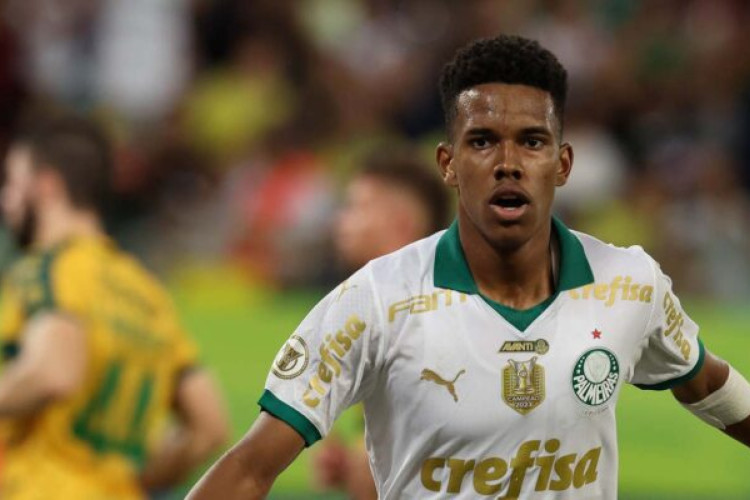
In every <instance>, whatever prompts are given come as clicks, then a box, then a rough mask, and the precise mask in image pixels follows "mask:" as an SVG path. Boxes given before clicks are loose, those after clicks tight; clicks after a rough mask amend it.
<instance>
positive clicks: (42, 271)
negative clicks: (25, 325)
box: [26, 240, 68, 316]
mask: <svg viewBox="0 0 750 500" xmlns="http://www.w3.org/2000/svg"><path fill="white" fill-rule="evenodd" d="M67 246H68V241H67V240H66V241H64V242H63V243H61V244H59V245H55V246H54V247H52V248H51V249H49V250H47V251H45V252H43V253H41V254H39V256H38V258H39V280H38V283H39V287H40V290H41V297H40V298H39V300H37V301H34V302H29V303H28V304H26V314H27V316H33V315H34V314H36V313H38V312H40V311H49V310H52V309H55V306H56V302H55V292H54V287H53V284H52V266H53V265H54V262H55V259H56V258H57V257H58V256H59V255H60V253H61V252H62V250H63V249H65V248H66V247H67Z"/></svg>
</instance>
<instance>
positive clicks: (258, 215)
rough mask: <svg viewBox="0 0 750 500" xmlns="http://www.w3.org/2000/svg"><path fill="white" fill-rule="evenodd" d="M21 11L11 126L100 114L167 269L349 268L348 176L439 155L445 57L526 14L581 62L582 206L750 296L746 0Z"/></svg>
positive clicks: (576, 77) (709, 288)
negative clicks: (339, 255)
mask: <svg viewBox="0 0 750 500" xmlns="http://www.w3.org/2000/svg"><path fill="white" fill-rule="evenodd" d="M1 14H2V24H0V89H1V90H2V92H0V141H2V142H3V143H7V141H8V138H9V137H10V134H11V133H12V131H13V129H14V128H15V126H16V125H17V124H19V123H21V122H22V121H23V120H24V119H26V117H28V116H33V115H34V113H36V112H38V111H39V110H47V109H50V108H59V107H66V108H74V109H78V110H86V111H90V112H92V113H94V114H95V115H96V116H99V117H100V118H101V120H102V121H104V122H105V123H106V124H107V125H108V126H109V127H110V129H111V130H113V131H114V133H115V136H116V138H117V157H118V162H117V178H116V180H117V193H118V195H117V199H116V200H114V201H115V203H113V204H112V206H111V207H110V208H111V214H110V215H111V216H110V219H111V226H112V228H113V231H114V232H115V234H116V235H117V237H118V239H119V240H120V241H121V242H122V243H123V244H124V246H125V247H126V248H128V249H130V250H132V251H134V252H136V253H137V254H139V255H141V256H142V257H144V258H145V259H146V261H147V262H148V263H149V264H150V265H151V266H152V267H154V268H156V269H158V270H159V271H161V272H166V271H168V270H170V269H171V267H172V266H173V265H174V264H175V262H201V263H203V264H204V265H205V264H212V263H227V262H230V263H232V265H237V266H239V267H240V268H241V269H242V270H243V272H244V275H245V276H246V277H247V279H248V280H249V282H251V283H256V284H257V283H261V284H263V285H266V284H267V285H269V286H275V287H294V286H300V285H322V284H325V285H328V284H331V283H333V282H335V281H336V280H337V279H338V278H340V276H341V271H340V269H339V268H340V267H342V266H340V265H337V264H336V263H335V262H331V259H330V258H328V257H327V256H328V254H329V253H330V251H331V229H332V226H333V223H334V217H333V214H334V210H335V207H336V205H337V203H338V199H339V196H340V195H339V192H340V189H339V187H340V186H341V185H342V183H343V181H344V180H345V179H346V178H347V175H348V174H349V173H350V172H351V171H353V170H354V169H355V168H356V165H357V164H358V162H360V161H361V159H362V158H363V157H364V156H365V155H368V154H371V153H372V151H373V150H379V149H380V150H383V149H385V150H386V151H387V150H388V148H391V147H394V145H398V144H403V143H407V144H412V145H417V146H418V147H420V148H422V149H423V150H424V154H425V155H426V157H429V158H431V157H432V155H433V154H434V153H433V151H432V147H433V144H434V143H435V142H436V141H435V138H436V137H439V136H440V134H441V133H442V130H441V113H440V104H439V97H438V89H437V87H436V85H435V84H434V75H435V74H437V73H438V72H439V65H440V64H441V61H444V60H446V59H447V55H448V54H450V53H452V51H453V50H455V48H456V47H458V46H460V45H462V44H463V43H465V42H466V41H467V40H470V39H473V38H476V37H478V36H491V35H494V34H497V33H499V32H507V33H518V34H522V35H525V36H530V37H532V38H537V39H539V41H540V42H541V43H542V44H543V45H546V46H549V47H551V48H553V49H554V50H555V52H556V53H557V55H558V56H559V57H560V59H561V62H562V63H563V64H564V65H565V66H566V67H567V68H568V70H569V72H570V88H571V94H570V98H569V104H568V110H567V117H568V121H567V123H566V124H565V136H566V138H567V140H568V141H569V142H570V143H572V144H573V147H574V149H575V151H576V153H577V154H576V158H577V159H578V160H580V161H577V162H576V163H575V166H574V168H575V170H576V175H574V176H573V177H572V183H571V184H570V185H569V186H568V187H566V188H565V189H564V190H562V191H561V195H560V197H559V198H558V200H557V203H558V211H559V212H560V213H562V214H564V217H565V219H566V220H570V221H571V224H572V225H573V226H574V227H577V228H579V229H581V230H584V231H588V232H590V233H592V234H594V235H596V236H598V237H600V238H602V239H604V240H608V241H612V242H613V243H616V244H621V245H622V244H631V243H636V242H637V243H641V244H643V245H644V246H645V247H646V250H647V251H649V252H650V253H651V254H652V255H653V256H654V257H655V258H656V259H657V260H658V261H660V262H662V264H663V267H664V270H665V271H666V272H667V273H668V274H670V275H671V276H673V277H674V280H675V282H676V283H675V286H676V287H677V288H678V289H680V290H682V291H683V293H688V294H692V295H697V296H711V297H718V298H721V299H725V300H727V299H729V300H732V299H735V300H741V299H746V298H747V297H748V296H750V267H749V266H750V261H748V260H747V258H746V255H748V251H750V209H749V208H750V206H749V204H750V198H748V194H749V193H750V141H749V140H748V138H750V56H749V55H748V52H747V46H748V45H750V33H749V32H748V31H747V30H746V29H744V28H745V26H746V25H747V24H748V22H750V5H748V4H747V2H743V1H740V0H690V1H679V0H664V1H660V2H646V1H625V0H611V1H608V2H592V1H586V0H560V1H545V0H533V1H532V0H508V1H504V2H497V1H493V0H471V1H469V2H452V1H448V0H400V1H397V0H357V1H353V0H255V1H253V2H246V1H242V0H182V1H179V0H173V1H167V2H152V1H148V0H99V1H97V0H75V1H68V2H54V1H50V0H8V1H7V2H4V3H3V7H2V12H1ZM178 257H179V258H178Z"/></svg>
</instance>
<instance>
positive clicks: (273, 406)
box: [258, 389, 321, 446]
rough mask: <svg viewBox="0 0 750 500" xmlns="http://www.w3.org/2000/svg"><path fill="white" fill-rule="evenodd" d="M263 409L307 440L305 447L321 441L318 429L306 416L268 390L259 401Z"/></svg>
mask: <svg viewBox="0 0 750 500" xmlns="http://www.w3.org/2000/svg"><path fill="white" fill-rule="evenodd" d="M258 404H259V405H260V407H261V409H263V411H266V412H268V413H270V414H271V415H273V416H274V417H276V418H278V419H279V420H282V421H284V422H286V423H287V424H289V425H290V426H291V427H292V428H293V429H294V430H295V431H297V432H298V433H299V435H300V436H302V439H304V440H305V446H311V445H312V444H313V443H315V442H316V441H320V438H321V435H320V432H319V431H318V428H317V427H315V426H314V425H313V424H312V422H310V421H309V420H308V419H307V417H306V416H304V415H303V414H301V413H300V412H299V411H297V410H295V409H294V408H292V407H291V406H289V405H288V404H286V403H285V402H283V401H282V400H280V399H279V398H277V397H276V396H274V394H273V393H272V392H271V391H269V390H268V389H266V390H265V391H263V395H262V396H261V397H260V400H259V401H258Z"/></svg>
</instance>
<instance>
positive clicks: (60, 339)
mask: <svg viewBox="0 0 750 500" xmlns="http://www.w3.org/2000/svg"><path fill="white" fill-rule="evenodd" d="M111 161H112V155H111V151H110V149H109V146H108V143H107V141H106V139H105V138H104V136H103V134H102V133H101V132H100V131H99V130H98V129H97V128H96V127H95V126H94V125H93V124H91V123H89V122H87V121H84V120H82V119H78V118H71V117H66V118H60V119H56V120H52V121H51V122H49V123H47V124H45V125H44V126H42V127H40V128H39V129H38V130H36V131H35V132H34V133H32V134H30V135H28V136H26V137H22V138H19V139H18V140H17V141H16V142H15V143H14V144H13V145H12V147H11V149H10V152H9V154H8V157H7V160H6V164H5V167H6V172H5V174H6V175H5V183H4V186H3V189H2V210H3V215H4V218H5V222H6V224H7V225H8V226H9V227H10V228H11V229H12V230H13V232H14V233H15V234H16V235H17V236H18V239H19V243H21V245H22V246H23V247H24V248H25V256H24V257H23V258H22V259H21V260H20V261H19V262H18V263H17V264H16V265H14V266H13V268H12V269H11V270H10V272H9V274H8V277H7V279H6V283H5V286H4V290H3V293H2V297H1V298H0V339H1V340H2V352H3V355H4V358H5V359H4V361H3V367H2V372H1V373H0V426H2V438H3V448H4V460H3V464H2V469H0V496H1V497H2V498H3V499H27V498H28V499H30V498H60V499H79V498H92V499H93V498H118V499H131V498H132V499H137V498H143V497H144V496H145V494H146V491H147V490H159V489H162V488H166V487H169V486H171V485H174V484H176V483H177V482H178V481H180V480H182V479H184V478H185V477H186V475H187V474H188V473H189V472H190V471H192V470H193V469H194V468H195V466H196V465H198V464H200V463H201V462H202V461H204V460H205V459H206V458H208V457H209V456H210V455H211V454H212V453H213V452H214V451H215V450H216V449H217V448H218V447H220V446H221V445H222V443H223V441H224V440H225V439H226V437H227V420H226V417H225V415H224V411H223V408H222V404H221V402H220V399H219V394H218V391H217V389H216V387H215V385H214V383H213V381H212V379H211V378H210V377H209V376H208V375H207V374H206V372H205V371H203V370H202V369H200V367H199V365H198V363H197V352H196V346H195V345H194V344H193V342H192V341H191V340H190V339H189V338H188V337H187V335H186V334H185V332H183V331H182V329H181V327H180V325H179V323H178V320H177V317H176V314H175V311H174V310H173V307H172V305H171V304H170V300H169V297H168V296H167V293H166V292H165V291H164V289H163V288H162V287H161V285H159V284H158V282H157V281H156V280H155V279H154V278H153V277H152V276H151V275H150V274H149V273H148V272H146V271H145V270H144V269H143V268H142V267H141V266H140V265H139V264H138V263H137V262H136V261H135V260H134V259H133V258H132V257H130V256H129V255H127V254H125V253H123V252H122V251H120V250H118V248H117V247H116V245H115V244H114V242H112V241H111V240H109V239H108V238H107V237H106V235H105V234H104V231H103V229H102V224H101V219H100V208H101V206H102V204H103V202H104V201H105V199H106V193H107V188H108V185H109V180H110V171H111ZM169 418H173V420H174V421H175V424H174V425H173V427H172V428H169V427H168V426H167V423H168V419H169Z"/></svg>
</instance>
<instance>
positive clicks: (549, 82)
mask: <svg viewBox="0 0 750 500" xmlns="http://www.w3.org/2000/svg"><path fill="white" fill-rule="evenodd" d="M493 82H497V83H509V84H521V85H528V86H530V87H535V88H538V89H541V90H544V91H546V92H549V93H550V95H551V96H552V102H553V104H554V107H555V114H556V115H557V119H558V123H559V132H560V133H562V122H563V111H564V108H565V97H566V94H567V91H568V74H567V71H565V68H563V66H562V64H560V62H559V61H558V60H557V58H556V57H555V56H554V54H552V52H550V51H549V50H547V49H545V48H544V47H542V46H541V45H540V44H539V42H537V41H535V40H529V39H528V38H523V37H520V36H513V35H500V36H497V37H495V38H483V39H479V40H476V41H474V42H472V43H470V44H469V45H467V46H465V47H463V48H462V49H460V50H459V51H458V52H457V53H456V55H455V57H454V58H453V60H452V61H450V62H449V63H448V64H446V65H445V67H444V68H443V72H442V74H441V76H440V96H441V99H442V104H443V114H444V118H445V126H446V129H447V131H448V135H449V136H450V135H451V132H452V127H453V122H454V120H455V118H456V112H457V109H456V99H457V98H458V96H459V94H460V93H461V92H463V91H464V90H466V89H468V88H471V87H474V86H476V85H481V84H483V83H493Z"/></svg>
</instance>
